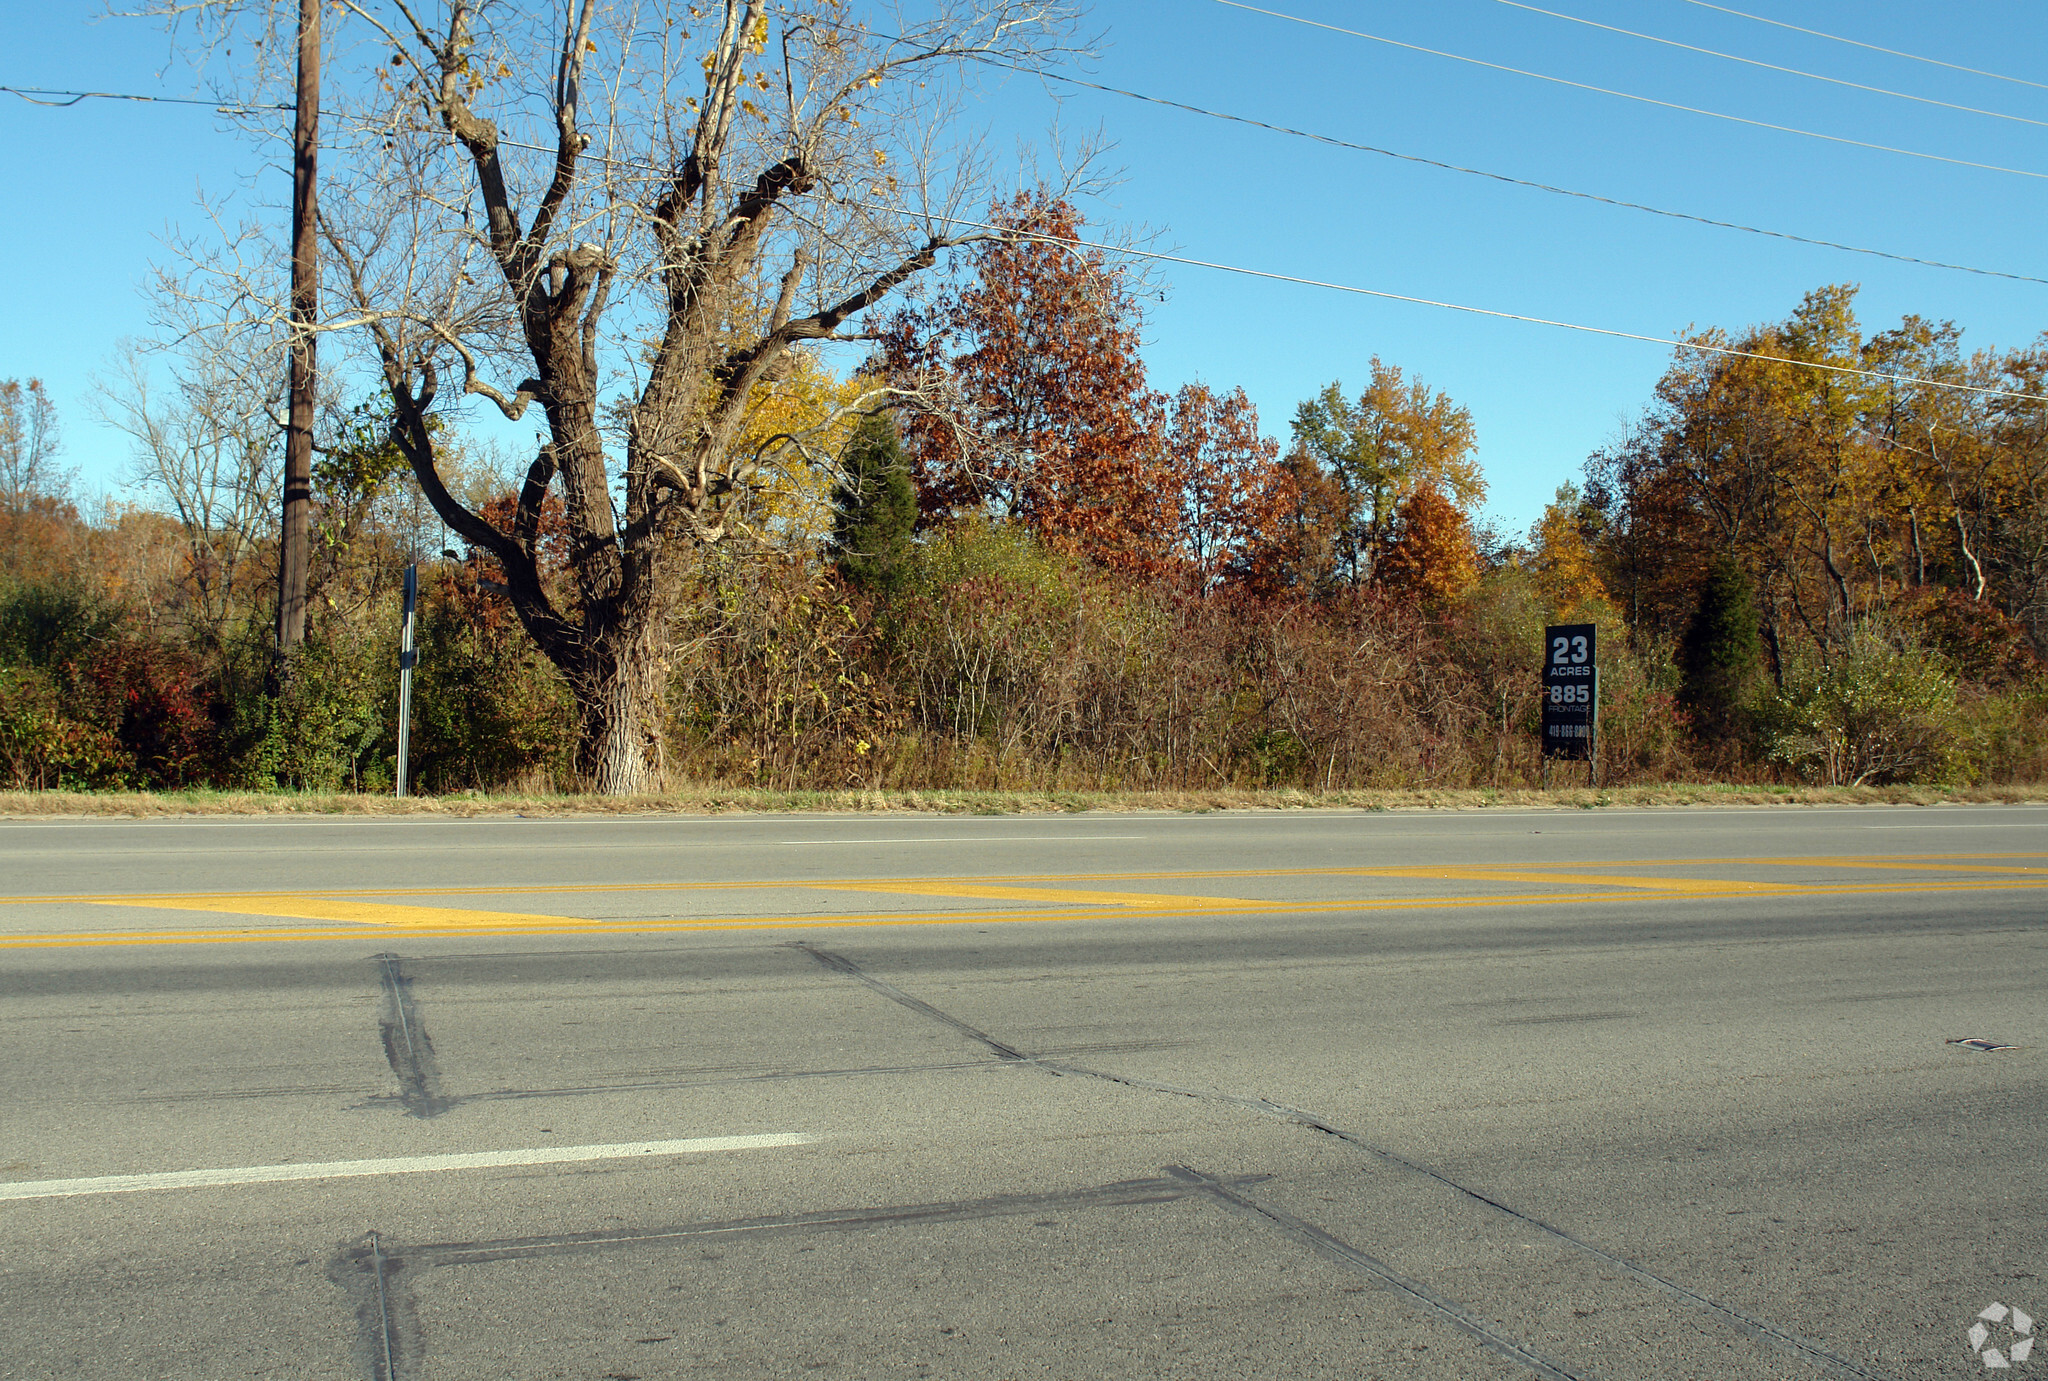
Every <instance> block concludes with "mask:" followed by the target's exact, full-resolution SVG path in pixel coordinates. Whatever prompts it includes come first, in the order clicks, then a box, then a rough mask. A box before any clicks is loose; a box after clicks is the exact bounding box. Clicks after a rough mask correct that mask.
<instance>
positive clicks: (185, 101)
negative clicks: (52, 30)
mask: <svg viewBox="0 0 2048 1381" xmlns="http://www.w3.org/2000/svg"><path fill="white" fill-rule="evenodd" d="M0 92H5V93H7V94H8V95H10V96H19V97H21V99H22V100H24V101H27V102H28V103H29V104H30V105H46V106H55V107H57V108H58V109H60V110H61V109H65V108H67V107H70V106H75V105H77V104H78V103H79V102H80V101H94V100H98V101H147V102H150V103H151V104H154V105H203V106H211V107H212V108H213V109H215V110H217V111H220V112H221V113H222V114H224V115H232V114H235V113H237V112H239V111H251V110H290V109H291V107H290V106H288V105H254V106H251V105H236V104H234V103H232V102H226V103H223V102H221V101H202V100H199V99H197V98H196V97H191V96H135V95H130V94H128V93H126V92H120V91H52V90H50V89H48V88H47V87H41V86H0ZM45 96H65V97H68V98H69V99H67V100H62V101H49V100H43V99H41V98H42V97H45Z"/></svg>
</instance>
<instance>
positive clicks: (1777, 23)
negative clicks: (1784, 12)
mask: <svg viewBox="0 0 2048 1381" xmlns="http://www.w3.org/2000/svg"><path fill="white" fill-rule="evenodd" d="M1685 3H1686V4H1688V5H1698V6H1699V7H1700V8H1701V9H1703V10H1719V11H1720V12H1721V13H1722V14H1732V15H1734V16H1735V17H1736V18H1737V19H1752V20H1755V21H1756V22H1757V23H1759V24H1769V25H1771V26H1772V27H1773V28H1778V29H1790V30H1791V31H1792V32H1793V33H1795V34H1810V35H1812V36H1813V37H1815V38H1824V39H1827V40H1828V41H1829V42H1831V43H1846V44H1848V45H1849V46H1850V47H1852V48H1868V49H1869V50H1870V51H1871V52H1873V53H1885V54H1887V55H1889V56H1891V57H1895V58H1906V59H1908V60H1910V61H1913V62H1924V63H1927V64H1929V65H1930V66H1934V67H1946V68H1947V69H1948V70H1949V71H1951V72H1968V73H1969V74H1970V75H1971V76H1973V77H1990V78H1991V79H1992V80H1993V81H2001V82H2012V83H2013V84H2014V85H2016V86H2031V87H2035V88H2037V89H2039V90H2042V91H2048V82H2037V81H2029V80H2028V79H2027V78H2025V77H2008V76H2007V75H2005V73H2003V72H1987V71H1985V70H1984V69H1983V68H1981V67H1965V66H1963V65H1962V64H1961V63H1959V62H1943V61H1942V60H1941V59H1940V58H1931V57H1928V56H1926V55H1925V54H1924V53H1908V52H1905V51H1904V50H1902V49H1898V48H1887V47H1885V46H1884V45H1882V44H1878V43H1865V42H1864V41H1863V40H1862V39H1860V38H1844V37H1842V35H1840V34H1831V33H1828V32H1826V31H1824V30H1821V29H1809V28H1806V27H1805V26H1804V25H1801V24H1788V23H1786V22H1785V21H1784V20H1782V19H1769V18H1766V17H1765V16H1763V15H1760V14H1751V13H1750V12H1749V11H1748V10H1734V9H1730V8H1728V6H1726V5H1715V4H1711V3H1709V0H1685Z"/></svg>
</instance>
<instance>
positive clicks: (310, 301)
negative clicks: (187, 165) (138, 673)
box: [277, 0, 320, 654]
mask: <svg viewBox="0 0 2048 1381" xmlns="http://www.w3.org/2000/svg"><path fill="white" fill-rule="evenodd" d="M319 153H320V0H299V97H298V115H297V118H296V120H295V121H294V123H293V126H292V335H291V412H290V416H289V417H288V419H287V420H286V423H285V432H284V524H283V529H282V535H281V539H280V541H279V543H278V552H277V650H278V652H279V653H280V654H282V653H286V652H290V651H291V650H292V649H293V648H295V647H297V646H298V645H299V644H300V643H302V642H304V641H305V640H306V573H307V569H308V567H309V566H310V564H311V545H312V532H311V529H312V523H311V517H312V514H311V510H312V507H313V403H314V382H315V376H314V345H315V341H316V337H315V334H314V329H313V328H314V326H315V325H316V324H317V323H318V322H319V319H320V241H319V237H318V220H319V212H318V209H317V204H316V202H315V201H314V169H315V166H316V164H317V162H318V158H319Z"/></svg>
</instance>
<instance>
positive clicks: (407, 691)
mask: <svg viewBox="0 0 2048 1381" xmlns="http://www.w3.org/2000/svg"><path fill="white" fill-rule="evenodd" d="M419 594H420V568H419V563H418V562H414V563H413V564H412V565H409V566H407V567H406V568H405V625H404V628H403V630H402V631H401V632H400V633H399V635H398V794H399V795H400V796H403V795H405V766H406V761H405V760H406V754H407V752H408V751H409V750H410V749H411V747H412V669H413V666H414V665H415V664H416V663H417V662H418V661H419V653H417V652H415V651H413V649H412V614H413V609H414V607H415V606H416V605H417V604H418V603H419Z"/></svg>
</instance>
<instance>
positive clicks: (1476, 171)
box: [982, 58, 2048, 284]
mask: <svg viewBox="0 0 2048 1381" xmlns="http://www.w3.org/2000/svg"><path fill="white" fill-rule="evenodd" d="M982 61H984V62H988V63H991V64H992V65H995V66H999V67H1007V68H1010V69H1011V70H1012V71H1017V72H1030V73H1032V74H1034V75H1037V76H1040V77H1043V78H1046V79H1047V80H1050V81H1057V82H1064V83H1066V84H1067V85H1069V86H1082V87H1086V88H1088V89H1089V90H1091V91H1102V92H1107V93H1108V94H1110V95H1112V96H1126V97H1129V98H1130V99H1131V100H1134V101H1144V102H1147V103H1148V104H1151V105H1161V106H1166V107H1169V108H1170V109H1173V110H1184V111H1187V112H1188V113H1190V114H1193V115H1204V116H1207V117H1208V118H1210V119H1212V120H1228V121H1230V122H1232V123H1233V124H1240V125H1250V126H1252V127H1253V128H1255V129H1263V130H1270V131H1272V132H1273V133H1275V134H1285V135H1290V136H1292V137H1294V138H1296V139H1309V140H1313V141H1315V142H1316V143H1318V144H1328V145H1331V146H1332V147H1334V148H1340V149H1351V150H1354V151H1356V152H1358V153H1373V154H1379V155H1380V156H1382V157H1384V158H1397V159H1399V160H1401V161H1402V162H1404V163H1420V164H1422V165H1423V166H1424V167H1428V168H1441V169H1443V170H1444V171H1446V172H1453V173H1465V174H1468V175H1470V176H1472V177H1483V178H1488V179H1490V180H1492V181H1494V182H1505V183H1507V184H1509V185H1510V186H1514V187H1529V188H1533V189H1535V190H1536V191H1539V192H1549V193H1552V194H1553V195H1556V196H1561V197H1577V198H1579V199H1580V200H1583V201H1593V202H1599V203H1601V204H1602V205H1605V206H1619V207H1623V208H1625V209H1627V210H1630V211H1646V212H1648V213H1649V214H1651V215H1653V216H1668V217H1670V218H1671V219H1673V220H1681V221H1692V222H1694V223H1695V224H1698V225H1710V226H1715V227H1717V228H1719V229H1722V230H1740V231H1743V232H1745V233H1747V234H1750V235H1767V236H1769V237H1770V238H1772V239H1775V240H1790V241H1792V242H1793V243H1795V244H1802V245H1817V246H1819V247H1821V248H1823V249H1839V250H1843V251H1845V252H1847V253H1850V254H1869V255H1874V256H1876V257H1877V258H1880V259H1891V260H1894V261H1896V262H1898V263H1902V264H1920V265H1923V266H1925V267H1927V268H1937V269H1953V270H1955V271H1957V272H1959V273H1977V274H1983V275H1985V276H1986V277H1989V278H2006V279H2011V280H2013V281H2015V282H2020V283H2041V284H2048V278H2036V277H2034V276H2033V275H2032V274H2025V273H2007V272H2006V271H2004V270H2003V269H1982V268H1975V267H1972V266H1971V265H1969V264H1950V263H1946V262H1944V261H1942V260H1940V259H1922V258H1920V257H1918V256H1916V255H1912V254H1894V253H1892V252H1891V251H1889V250H1883V249H1869V248H1866V247H1864V246H1862V245H1849V244H1842V243H1841V242H1839V241H1836V240H1821V239H1816V238H1814V237H1813V236H1811V235H1795V234H1793V233H1792V232H1790V231H1788V230H1765V229H1762V228H1761V227H1758V226H1754V225H1743V224H1741V223H1740V222H1738V221H1723V220H1716V219H1714V218H1713V217H1711V216H1697V215H1694V214H1692V213H1691V212H1689V211H1669V210H1666V209H1665V208H1663V207H1660V206H1647V205H1645V204H1643V203H1642V202H1639V201H1624V200H1622V199H1621V198H1619V197H1606V196H1601V195H1600V194H1599V193H1597V192H1581V191H1576V190H1574V189H1573V188H1570V187H1556V186H1553V185H1551V184H1550V183H1548V182H1534V181H1531V180H1530V179H1528V178H1520V177H1511V176H1509V175H1508V174H1506V173H1496V172H1491V171H1489V170H1487V169H1485V168H1468V167H1465V166H1464V165H1462V164H1458V163H1446V162H1443V161H1441V160H1439V159H1435V158H1424V157H1422V156H1421V155H1420V154H1412V153H1399V152H1396V151H1395V150H1393V149H1383V148H1380V147H1379V146H1377V145H1374V144H1358V143H1353V142H1352V141H1351V140H1348V139H1339V138H1337V137H1336V136H1334V135H1328V134H1317V133H1315V132H1314V131H1311V130H1302V129H1294V128H1292V127H1291V126H1288V125H1276V124H1273V123H1271V122H1270V121H1266V120H1256V119H1253V118H1252V117H1250V116H1248V115H1232V114H1230V113H1228V112H1226V111H1221V110H1209V109H1207V108H1205V107H1202V106H1198V105H1189V104H1188V103H1187V102H1185V101H1175V100H1169V99H1167V98H1166V97H1164V96H1148V95H1146V94H1145V93H1143V92H1140V91H1128V90H1125V89H1124V88H1122V87H1117V86H1105V85H1103V84H1102V83H1101V82H1091V81H1086V80H1083V79H1082V78H1080V77H1070V76H1068V75H1066V74H1065V73H1063V72H1050V71H1042V70H1040V69H1037V68H1026V67H1021V66H1018V65H1016V64H1013V63H1006V62H996V61H995V60H994V59H990V58H984V59H982Z"/></svg>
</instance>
